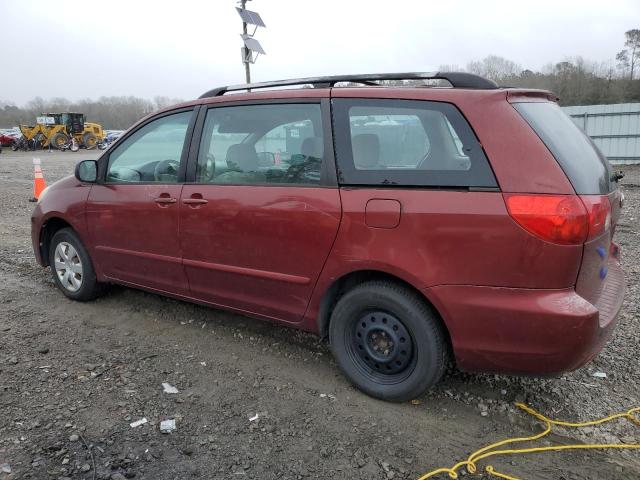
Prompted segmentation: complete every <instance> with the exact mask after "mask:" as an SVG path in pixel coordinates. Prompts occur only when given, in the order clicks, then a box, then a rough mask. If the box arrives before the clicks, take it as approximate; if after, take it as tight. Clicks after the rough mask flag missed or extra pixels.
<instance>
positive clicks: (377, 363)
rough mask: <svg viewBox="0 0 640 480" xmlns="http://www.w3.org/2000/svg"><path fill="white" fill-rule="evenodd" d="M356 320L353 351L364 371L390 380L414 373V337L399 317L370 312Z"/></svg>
mask: <svg viewBox="0 0 640 480" xmlns="http://www.w3.org/2000/svg"><path fill="white" fill-rule="evenodd" d="M354 320H355V321H354V324H355V325H354V328H353V335H352V336H351V354H352V355H353V360H354V361H356V362H357V363H358V364H359V366H360V367H361V369H362V371H363V373H364V374H366V375H368V376H371V377H372V378H374V379H377V380H378V381H380V382H385V383H388V382H394V381H397V380H399V379H401V378H403V377H405V376H406V375H408V374H410V373H411V369H412V367H413V360H414V359H415V358H414V356H413V350H414V348H413V338H412V337H411V334H410V333H409V331H408V330H407V327H405V325H404V324H403V323H402V321H401V320H400V319H399V318H397V317H396V316H395V315H393V314H392V313H390V312H384V311H371V312H366V313H364V315H362V316H361V317H360V318H355V319H354Z"/></svg>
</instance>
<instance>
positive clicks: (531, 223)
mask: <svg viewBox="0 0 640 480" xmlns="http://www.w3.org/2000/svg"><path fill="white" fill-rule="evenodd" d="M504 199H505V203H506V204H507V210H508V211H509V215H511V217H512V218H513V219H514V220H515V221H516V222H518V224H519V225H520V226H521V227H522V228H524V229H525V230H527V231H528V232H530V233H532V234H534V235H535V236H537V237H539V238H541V239H542V240H546V241H548V242H552V243H558V244H561V245H580V244H582V243H585V242H586V241H588V240H590V239H592V238H595V237H597V236H599V235H600V234H602V233H603V232H605V231H606V230H607V229H608V228H609V227H610V224H611V205H610V204H609V199H608V198H607V197H606V196H601V195H582V196H577V195H521V194H505V195H504Z"/></svg>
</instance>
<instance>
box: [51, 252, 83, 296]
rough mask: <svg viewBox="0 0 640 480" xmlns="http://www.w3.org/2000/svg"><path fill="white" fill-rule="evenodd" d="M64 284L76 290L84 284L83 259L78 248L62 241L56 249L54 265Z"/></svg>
mask: <svg viewBox="0 0 640 480" xmlns="http://www.w3.org/2000/svg"><path fill="white" fill-rule="evenodd" d="M53 268H55V270H56V274H57V275H58V279H59V280H60V283H61V284H62V286H63V287H64V288H65V289H67V290H69V291H70V292H75V291H78V290H79V289H80V287H81V286H82V274H83V268H82V261H81V260H80V256H79V255H78V252H77V251H76V249H75V248H74V247H73V245H71V244H70V243H67V242H60V243H59V244H58V245H57V247H56V250H55V254H54V265H53Z"/></svg>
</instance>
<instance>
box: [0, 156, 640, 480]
mask: <svg viewBox="0 0 640 480" xmlns="http://www.w3.org/2000/svg"><path fill="white" fill-rule="evenodd" d="M32 156H33V155H32V154H27V153H12V152H10V151H8V150H6V149H5V150H4V151H3V152H2V154H0V219H1V221H0V480H9V479H18V478H37V479H40V478H42V479H62V478H73V479H88V480H91V479H112V480H121V479H123V478H144V479H183V478H252V479H253V478H255V479H258V478H259V479H302V478H337V479H354V478H355V479H357V478H362V479H365V478H366V479H393V478H397V479H405V478H407V479H409V478H416V477H417V476H419V475H420V474H421V473H424V472H426V471H429V470H431V469H434V468H437V467H441V466H450V465H452V464H453V463H455V462H456V461H458V460H459V459H461V458H463V457H465V456H466V455H468V454H469V453H470V452H472V451H474V450H476V449H477V448H480V447H481V446H483V445H484V444H486V443H489V442H492V441H496V440H498V439H501V438H504V437H509V436H519V435H525V434H527V433H529V432H531V431H532V430H533V431H536V432H538V431H540V426H539V424H538V423H536V422H533V421H531V419H529V418H528V417H526V416H524V415H523V414H521V413H519V412H517V411H516V409H515V408H514V407H513V402H514V401H526V402H527V403H529V404H530V405H531V406H533V407H534V408H536V409H539V410H540V411H542V412H544V413H545V414H547V415H549V416H552V417H554V418H561V419H568V420H578V419H580V420H585V419H589V418H594V417H600V416H604V415H606V414H609V413H612V412H618V411H621V410H627V409H629V408H631V407H635V406H640V369H639V368H638V366H639V361H638V352H637V348H638V344H639V341H640V331H639V328H638V327H639V325H640V311H639V307H638V305H639V304H638V297H639V293H640V292H639V288H640V287H639V286H640V235H639V231H640V168H639V167H625V168H624V170H625V173H626V177H625V178H624V180H623V181H622V183H623V186H624V187H623V188H624V193H625V195H626V206H625V210H624V213H623V216H622V218H621V220H620V223H619V225H618V229H617V241H618V242H619V243H620V244H621V246H622V255H623V263H624V268H625V270H626V273H627V283H628V292H627V295H626V301H625V303H624V307H623V311H622V315H621V318H620V323H619V326H618V328H617V330H616V333H615V336H614V338H613V340H612V341H611V342H610V343H609V344H608V345H607V346H606V348H605V350H604V351H603V352H602V353H601V354H600V355H599V356H598V357H597V358H596V359H595V360H594V361H593V362H592V363H591V364H589V365H587V366H586V367H584V368H582V369H580V370H578V371H576V372H573V373H570V374H567V375H565V376H563V377H561V378H556V379H536V378H519V377H517V378H516V377H506V376H497V375H469V374H464V373H460V372H457V371H452V372H450V373H449V375H448V376H447V377H446V378H445V379H444V381H443V382H442V383H441V384H439V385H438V386H437V387H436V388H435V389H434V390H433V391H431V392H429V393H428V394H427V395H425V396H424V397H423V398H420V399H419V402H414V403H415V404H413V403H411V404H400V405H397V404H388V403H384V402H381V401H378V400H374V399H371V398H369V397H367V396H365V395H364V394H362V393H360V392H359V391H357V390H355V389H353V388H352V387H351V386H350V385H349V384H348V383H347V382H346V380H345V379H344V378H343V377H342V375H341V374H340V373H339V371H338V370H337V367H336V365H335V363H334V362H333V360H332V359H331V356H330V353H329V350H328V348H327V345H326V344H325V343H324V342H322V341H320V340H318V338H316V337H315V336H313V335H309V334H306V333H302V332H298V331H295V330H292V329H288V328H284V327H279V326H274V325H271V324H268V323H265V322H260V321H257V320H253V319H250V318H246V317H243V316H239V315H234V314H230V313H225V312H221V311H217V310H212V309H208V308H204V307H200V306H196V305H191V304H187V303H184V302H179V301H175V300H170V299H166V298H162V297H159V296H157V295H153V294H148V293H144V292H141V291H135V290H130V289H125V288H119V287H114V288H113V289H111V290H110V292H109V293H108V294H107V295H106V296H105V297H103V298H100V299H99V300H97V301H94V302H91V303H85V304H82V303H76V302H72V301H69V300H67V299H66V298H65V297H63V295H62V294H61V293H59V292H58V291H57V290H56V288H55V286H54V284H53V282H52V280H51V278H50V272H49V270H48V269H47V270H44V269H42V268H41V267H39V266H38V265H36V263H35V260H34V259H33V254H32V251H31V242H30V237H29V217H30V214H31V210H32V208H33V204H30V203H28V201H27V200H28V198H29V197H30V196H31V182H32V165H31V157H32ZM39 156H40V157H41V158H42V165H43V170H44V174H45V178H46V179H47V180H48V182H52V181H54V180H56V179H58V178H61V177H63V176H65V175H68V174H70V173H71V172H72V170H73V166H74V163H75V162H76V161H77V160H78V159H80V158H91V157H92V156H93V157H95V156H96V154H95V153H93V152H89V153H87V152H80V153H76V154H73V153H60V152H55V153H47V152H42V153H40V154H39ZM594 372H604V373H606V374H607V377H606V378H598V377H594V376H593V373H594ZM163 382H167V383H169V384H171V385H173V386H175V387H177V388H178V390H179V393H177V394H169V393H164V392H163V388H162V386H161V384H162V383H163ZM142 418H146V419H147V423H146V424H144V425H141V426H138V427H136V428H132V427H131V426H130V423H132V422H134V421H136V420H139V419H142ZM166 419H175V421H176V426H177V429H176V430H175V431H174V432H172V433H170V434H163V433H161V432H160V428H159V424H160V422H161V421H163V420H166ZM251 419H253V420H251ZM549 440H550V441H551V442H554V443H556V442H557V443H564V444H566V443H575V442H588V443H592V442H616V443H618V442H627V443H630V442H638V441H640V432H639V429H638V428H637V427H635V428H634V427H632V426H631V424H630V423H629V422H624V421H622V422H617V423H615V424H608V425H606V426H603V427H596V428H588V429H582V430H579V431H576V430H558V432H557V433H556V434H554V435H553V436H552V437H550V438H549ZM493 464H494V465H495V466H496V468H497V469H498V470H501V471H505V472H508V473H511V474H513V475H516V476H518V477H521V478H526V479H548V480H551V479H592V478H598V479H600V478H607V479H609V478H615V479H638V478H640V456H639V455H638V454H637V453H634V452H630V451H627V452H599V451H591V452H564V453H551V454H543V455H535V456H528V457H524V456H521V457H511V458H508V459H495V461H494V462H493ZM9 469H10V470H11V472H10V473H9V472H8V470H9ZM5 470H6V471H5ZM441 478H446V477H441Z"/></svg>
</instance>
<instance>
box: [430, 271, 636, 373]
mask: <svg viewBox="0 0 640 480" xmlns="http://www.w3.org/2000/svg"><path fill="white" fill-rule="evenodd" d="M609 268H610V269H611V270H612V271H613V272H615V274H614V275H612V277H611V278H612V279H614V278H615V280H614V281H611V282H607V285H606V286H605V290H607V291H609V292H610V294H612V295H613V296H614V297H616V298H620V299H621V298H622V296H623V293H624V279H623V278H622V271H621V269H620V266H619V265H618V264H617V262H614V261H612V262H610V265H609ZM424 293H425V295H426V296H427V297H428V298H429V299H431V301H432V302H433V304H434V305H435V307H436V308H437V309H438V311H439V312H440V314H441V315H442V317H443V319H444V321H445V323H446V325H447V329H448V330H449V334H450V336H451V341H452V344H453V348H454V351H455V355H456V362H457V365H458V366H459V367H460V368H461V369H464V370H469V371H489V372H510V373H525V374H534V373H535V374H557V373H561V372H563V371H568V370H574V369H576V368H578V367H580V366H582V365H584V364H585V363H587V362H588V361H590V360H591V359H592V358H593V357H594V356H595V355H597V353H598V352H599V351H600V350H601V349H602V347H603V346H604V344H605V343H606V341H607V340H608V339H609V338H610V336H611V334H612V332H613V328H614V326H615V323H616V322H615V318H616V316H617V313H618V311H619V308H620V305H619V304H618V305H617V309H613V310H611V316H610V317H609V318H607V319H606V321H604V322H601V321H599V320H600V312H599V310H598V308H596V306H594V305H592V304H591V303H589V302H588V301H586V300H585V299H584V298H582V297H581V296H580V295H578V294H577V293H576V292H575V290H573V289H571V288H568V289H563V290H543V289H511V288H494V287H476V286H465V285H459V286H454V285H450V286H438V287H433V288H429V289H426V290H425V291H424Z"/></svg>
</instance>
